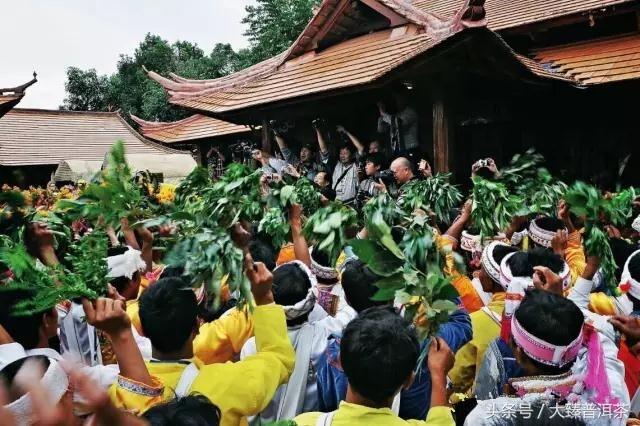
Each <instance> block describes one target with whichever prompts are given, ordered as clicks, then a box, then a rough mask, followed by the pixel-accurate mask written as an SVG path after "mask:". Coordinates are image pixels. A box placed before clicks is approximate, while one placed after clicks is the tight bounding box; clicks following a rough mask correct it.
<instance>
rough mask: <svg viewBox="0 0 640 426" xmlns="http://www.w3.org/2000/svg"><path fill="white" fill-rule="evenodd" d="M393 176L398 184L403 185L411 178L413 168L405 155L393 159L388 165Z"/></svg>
mask: <svg viewBox="0 0 640 426" xmlns="http://www.w3.org/2000/svg"><path fill="white" fill-rule="evenodd" d="M390 169H391V171H392V172H393V176H394V177H395V178H396V182H398V184H400V185H403V184H405V183H407V182H409V181H410V180H411V179H413V169H412V166H411V162H410V161H409V160H407V159H406V158H405V157H399V158H396V159H395V160H393V163H391V167H390Z"/></svg>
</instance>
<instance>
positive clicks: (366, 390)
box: [340, 306, 420, 408]
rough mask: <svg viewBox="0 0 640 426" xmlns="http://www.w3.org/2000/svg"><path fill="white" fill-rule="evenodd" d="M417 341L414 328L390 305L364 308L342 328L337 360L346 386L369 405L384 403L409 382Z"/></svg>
mask: <svg viewBox="0 0 640 426" xmlns="http://www.w3.org/2000/svg"><path fill="white" fill-rule="evenodd" d="M419 355H420V345H419V344H418V336H417V335H416V332H415V330H414V329H413V328H412V327H411V324H409V323H408V322H407V321H405V320H404V319H403V318H401V317H400V316H399V315H398V314H397V313H396V312H395V311H394V309H393V308H392V307H384V306H381V307H375V308H370V309H367V310H365V311H363V312H361V313H360V315H359V316H358V317H357V318H356V319H354V320H353V321H351V322H350V323H349V325H348V326H347V327H346V328H345V330H344V333H343V335H342V341H341V343H340V362H341V364H342V368H343V369H344V372H345V374H346V375H347V379H348V380H349V388H350V389H351V391H352V392H354V393H356V394H358V395H359V396H360V397H362V398H363V399H365V400H367V401H369V403H370V404H371V406H373V407H376V408H379V407H387V406H390V405H391V402H392V400H393V397H394V396H395V395H396V394H397V393H398V392H399V391H400V390H401V389H402V388H403V387H408V386H410V385H411V382H412V379H413V369H414V368H415V366H416V363H417V362H418V356H419Z"/></svg>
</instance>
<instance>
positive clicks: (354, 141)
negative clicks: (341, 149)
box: [336, 126, 364, 155]
mask: <svg viewBox="0 0 640 426" xmlns="http://www.w3.org/2000/svg"><path fill="white" fill-rule="evenodd" d="M336 129H337V130H338V131H339V132H340V133H344V134H345V135H347V137H348V138H349V140H350V141H351V143H352V144H353V146H355V147H356V149H357V150H358V154H360V155H364V144H363V143H362V142H360V139H358V138H357V137H355V136H354V135H353V134H352V133H351V132H349V131H348V130H347V129H346V128H345V127H344V126H337V127H336Z"/></svg>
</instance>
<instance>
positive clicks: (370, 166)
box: [364, 152, 384, 177]
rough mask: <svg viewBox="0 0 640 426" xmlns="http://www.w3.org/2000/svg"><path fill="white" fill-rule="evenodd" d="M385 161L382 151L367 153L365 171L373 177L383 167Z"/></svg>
mask: <svg viewBox="0 0 640 426" xmlns="http://www.w3.org/2000/svg"><path fill="white" fill-rule="evenodd" d="M383 162H384V158H383V157H382V154H380V153H377V152H376V153H373V154H369V155H367V159H366V162H365V166H364V172H365V173H366V174H367V176H369V177H372V176H375V174H376V173H378V172H379V171H380V169H382V163H383Z"/></svg>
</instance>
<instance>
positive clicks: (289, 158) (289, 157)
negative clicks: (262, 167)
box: [274, 133, 296, 164]
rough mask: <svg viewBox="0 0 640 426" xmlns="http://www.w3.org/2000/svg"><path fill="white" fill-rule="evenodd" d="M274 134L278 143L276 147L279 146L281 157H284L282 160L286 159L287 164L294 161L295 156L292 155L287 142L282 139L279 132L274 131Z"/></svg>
mask: <svg viewBox="0 0 640 426" xmlns="http://www.w3.org/2000/svg"><path fill="white" fill-rule="evenodd" d="M274 136H275V139H276V142H277V143H278V147H279V148H280V152H281V153H282V157H283V158H284V161H286V162H287V163H289V164H293V163H295V162H296V158H295V156H294V155H293V152H292V151H291V150H290V149H289V147H288V146H287V142H286V141H285V140H284V138H283V137H282V136H281V135H280V134H279V133H274Z"/></svg>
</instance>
